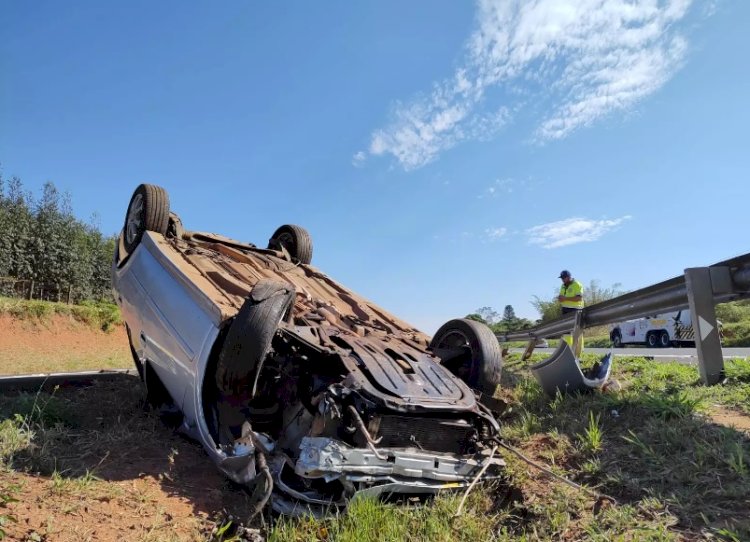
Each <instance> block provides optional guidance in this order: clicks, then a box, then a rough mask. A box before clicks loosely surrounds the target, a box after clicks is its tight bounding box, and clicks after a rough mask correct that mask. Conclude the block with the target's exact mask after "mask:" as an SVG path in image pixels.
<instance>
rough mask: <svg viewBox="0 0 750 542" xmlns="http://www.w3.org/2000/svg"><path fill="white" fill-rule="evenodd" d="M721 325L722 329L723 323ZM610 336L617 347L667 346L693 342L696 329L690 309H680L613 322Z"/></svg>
mask: <svg viewBox="0 0 750 542" xmlns="http://www.w3.org/2000/svg"><path fill="white" fill-rule="evenodd" d="M719 326H720V328H719V329H721V324H719ZM609 337H610V339H611V340H612V346H614V347H615V348H619V347H621V346H624V345H627V344H645V345H646V346H649V347H651V348H658V347H661V348H666V347H668V346H688V345H691V344H693V343H694V342H695V330H694V329H693V322H692V319H691V315H690V311H689V310H680V311H675V312H665V313H662V314H656V315H653V316H645V317H643V318H637V319H635V320H627V321H625V322H620V323H617V324H611V325H610V326H609Z"/></svg>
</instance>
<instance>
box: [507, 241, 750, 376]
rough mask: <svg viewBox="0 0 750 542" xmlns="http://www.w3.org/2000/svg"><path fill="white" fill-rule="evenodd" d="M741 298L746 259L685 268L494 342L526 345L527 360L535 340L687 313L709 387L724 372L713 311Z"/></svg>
mask: <svg viewBox="0 0 750 542" xmlns="http://www.w3.org/2000/svg"><path fill="white" fill-rule="evenodd" d="M743 298H750V254H744V255H742V256H738V257H736V258H732V259H730V260H725V261H723V262H719V263H716V264H714V265H711V266H708V267H695V268H688V269H685V273H684V275H682V276H679V277H674V278H672V279H669V280H665V281H664V282H660V283H658V284H654V285H652V286H648V287H646V288H642V289H640V290H636V291H634V292H629V293H627V294H624V295H621V296H619V297H616V298H613V299H610V300H607V301H603V302H601V303H597V304H595V305H591V306H589V307H585V308H584V309H582V310H581V311H579V312H578V313H575V314H568V315H566V316H563V317H561V318H557V319H555V320H552V321H550V322H545V323H543V324H540V325H538V326H535V327H532V328H529V329H525V330H523V331H515V332H512V333H498V334H497V338H498V340H499V341H500V342H501V343H502V342H508V341H514V340H529V341H530V342H529V348H528V349H527V353H528V355H530V353H531V351H532V350H533V344H534V342H535V341H536V340H537V339H540V338H553V337H560V336H562V335H566V334H571V333H573V334H574V336H576V335H579V334H580V332H581V331H582V330H583V329H585V328H587V327H594V326H602V325H606V324H612V323H615V322H620V321H623V320H627V319H630V318H639V317H642V316H648V315H652V314H655V313H661V312H669V311H676V310H681V309H686V308H690V312H691V316H692V322H693V327H694V328H695V330H696V332H695V345H696V348H697V350H698V361H699V367H700V369H701V377H702V379H703V381H704V383H706V384H714V383H717V382H719V381H721V380H722V379H723V371H724V360H723V357H722V355H721V343H720V342H719V335H718V331H717V332H716V333H712V332H713V331H714V330H718V325H717V322H716V310H715V306H716V304H717V303H724V302H727V301H733V300H736V299H743ZM526 357H528V356H526Z"/></svg>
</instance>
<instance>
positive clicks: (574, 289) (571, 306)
mask: <svg viewBox="0 0 750 542" xmlns="http://www.w3.org/2000/svg"><path fill="white" fill-rule="evenodd" d="M559 278H560V280H562V285H561V286H560V295H558V296H557V300H558V301H559V302H560V308H561V309H562V313H563V314H568V313H571V312H575V311H579V310H581V309H582V308H583V286H582V285H581V283H580V282H578V281H577V280H576V279H574V278H573V276H572V275H571V274H570V271H568V270H567V269H563V271H562V272H561V273H560V277H559ZM562 339H563V340H564V341H565V342H566V343H568V344H569V345H570V346H571V348H572V347H573V336H572V335H563V337H562ZM582 350H583V336H581V340H580V341H579V343H578V345H577V348H576V351H575V355H576V357H578V356H580V355H581V351H582Z"/></svg>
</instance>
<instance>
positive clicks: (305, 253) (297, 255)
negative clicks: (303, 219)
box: [268, 224, 313, 264]
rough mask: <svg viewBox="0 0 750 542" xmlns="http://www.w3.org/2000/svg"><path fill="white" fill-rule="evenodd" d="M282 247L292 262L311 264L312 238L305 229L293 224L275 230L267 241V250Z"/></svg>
mask: <svg viewBox="0 0 750 542" xmlns="http://www.w3.org/2000/svg"><path fill="white" fill-rule="evenodd" d="M281 247H284V249H286V251H287V252H288V253H289V255H290V256H291V257H292V261H295V262H299V263H304V264H308V263H310V262H312V255H313V246H312V237H310V234H309V233H308V231H307V230H306V229H305V228H302V227H300V226H295V225H294V224H284V225H283V226H281V227H280V228H279V229H277V230H276V231H275V232H274V233H273V235H272V236H271V239H270V240H269V241H268V248H270V249H272V250H280V249H281Z"/></svg>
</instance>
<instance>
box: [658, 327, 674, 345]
mask: <svg viewBox="0 0 750 542" xmlns="http://www.w3.org/2000/svg"><path fill="white" fill-rule="evenodd" d="M671 344H672V341H670V340H669V333H667V332H666V331H662V332H661V333H660V334H659V346H661V347H662V348H669V347H670V346H671Z"/></svg>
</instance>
